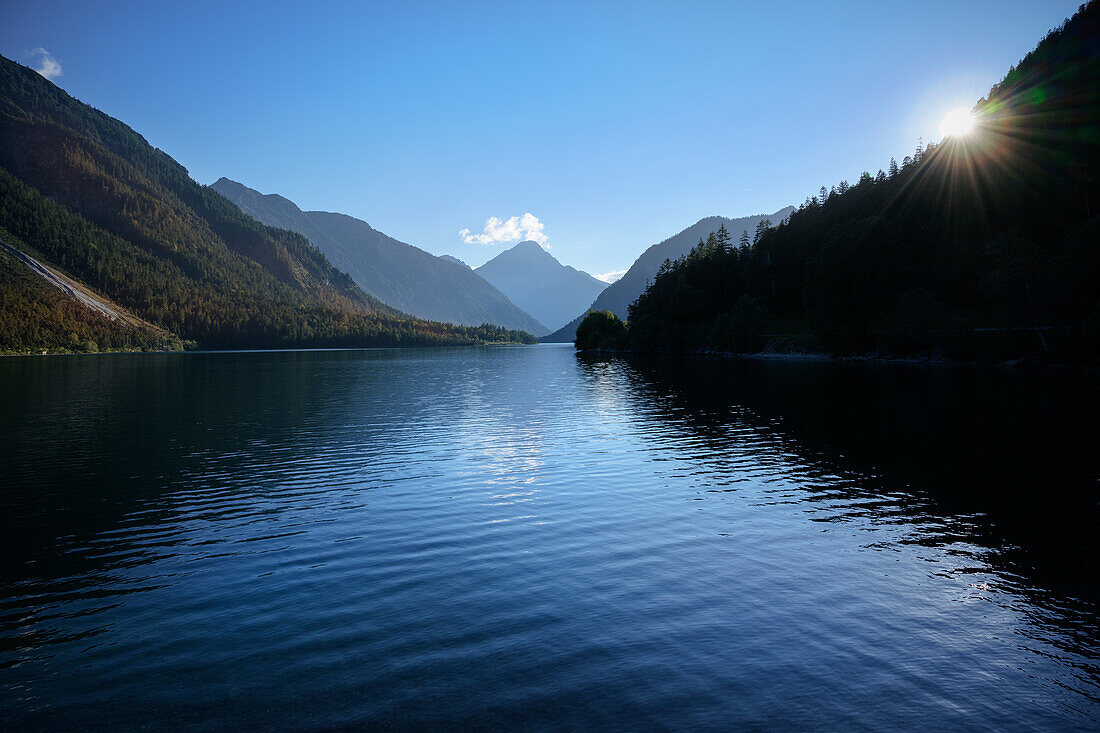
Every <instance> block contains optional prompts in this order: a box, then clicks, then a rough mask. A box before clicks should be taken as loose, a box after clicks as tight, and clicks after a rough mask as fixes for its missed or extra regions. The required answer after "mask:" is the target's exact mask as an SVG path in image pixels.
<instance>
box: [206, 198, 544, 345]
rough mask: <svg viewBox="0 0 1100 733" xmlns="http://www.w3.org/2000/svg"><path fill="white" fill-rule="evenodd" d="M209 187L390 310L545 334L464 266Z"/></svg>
mask: <svg viewBox="0 0 1100 733" xmlns="http://www.w3.org/2000/svg"><path fill="white" fill-rule="evenodd" d="M211 188H213V189H214V190H215V191H217V192H218V193H220V194H222V195H223V196H225V197H226V198H228V199H229V200H230V201H232V202H233V203H235V204H236V205H237V206H239V207H240V209H241V210H242V211H243V212H244V213H246V214H248V215H249V216H251V217H252V218H254V219H256V220H257V221H259V222H262V223H264V224H268V225H270V226H276V227H280V228H282V229H289V230H291V231H294V232H297V233H299V234H301V235H303V236H304V237H306V238H308V239H309V241H310V242H311V243H312V244H313V245H314V246H315V247H317V249H319V250H320V251H321V252H322V253H324V255H325V256H326V257H327V258H328V259H329V261H331V262H332V263H333V264H334V265H335V266H336V267H338V268H339V269H340V270H342V271H344V272H347V273H348V274H349V275H351V277H352V279H354V280H355V282H356V284H357V285H359V287H361V288H362V289H363V290H364V291H366V292H367V293H370V294H371V295H373V296H374V297H376V298H378V299H379V300H381V301H382V302H384V303H386V304H388V305H391V306H393V307H394V308H397V309H399V310H401V311H404V312H406V313H411V314H412V315H414V316H418V317H420V318H427V319H430V320H434V321H445V322H448V323H458V324H461V325H467V326H476V325H479V324H482V323H492V324H495V325H498V326H503V327H505V328H516V329H520V330H524V331H527V332H529V333H532V334H535V335H542V334H544V333H546V332H547V329H546V328H544V327H543V326H542V325H541V324H540V323H539V322H538V320H537V319H536V318H533V317H532V316H531V315H529V314H528V313H526V312H524V311H523V310H521V309H520V308H519V307H517V306H516V305H515V304H513V302H512V301H510V300H509V299H508V297H507V296H505V295H504V294H503V293H501V292H500V291H499V290H497V289H496V288H494V287H493V286H492V285H490V284H489V283H488V282H486V281H485V280H483V279H482V278H480V277H478V276H477V275H475V274H474V273H473V272H471V271H470V268H469V267H466V266H464V265H460V264H456V263H455V262H451V261H450V260H448V259H446V258H442V257H436V256H435V255H433V254H430V253H428V252H425V251H424V250H422V249H418V248H417V247H414V246H412V245H410V244H405V243H404V242H399V241H397V240H396V239H394V238H393V237H389V236H387V235H385V234H383V233H382V232H380V231H378V230H376V229H374V228H372V227H371V226H370V225H369V224H367V223H366V222H365V221H362V220H361V219H356V218H354V217H351V216H347V215H345V214H335V213H330V212H326V211H302V210H301V209H299V208H298V206H297V205H296V204H295V203H294V202H292V201H290V200H288V199H286V198H283V197H282V196H279V195H277V194H262V193H260V192H259V191H256V190H253V189H251V188H248V187H247V186H244V185H243V184H240V183H237V182H236V181H231V180H229V179H228V178H220V179H218V180H217V181H216V182H215V183H214V184H213V185H212V186H211Z"/></svg>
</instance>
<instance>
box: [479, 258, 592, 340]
mask: <svg viewBox="0 0 1100 733" xmlns="http://www.w3.org/2000/svg"><path fill="white" fill-rule="evenodd" d="M474 272H476V273H477V274H478V275H481V276H482V277H483V278H485V279H486V280H488V281H489V282H490V283H492V284H493V285H494V286H495V287H496V288H497V289H498V290H500V291H501V292H502V293H504V294H505V295H507V296H508V298H509V299H510V300H511V301H512V302H513V303H515V304H516V305H518V306H519V307H520V308H522V309H523V310H525V311H527V312H528V313H530V314H531V315H533V316H534V317H535V318H537V319H538V320H539V322H541V323H544V324H546V325H547V326H549V327H550V328H558V327H560V326H562V325H563V324H565V323H566V322H568V321H569V319H570V318H572V317H573V316H575V315H576V314H577V313H578V312H579V311H580V310H581V309H583V308H584V307H585V306H587V305H588V304H589V303H591V302H592V300H593V299H594V298H595V297H596V296H597V295H599V294H600V292H601V291H602V290H603V289H604V288H606V287H607V283H605V282H603V281H601V280H597V279H596V278H594V277H592V276H591V275H589V274H588V273H587V272H582V271H581V270H577V269H575V268H573V267H569V266H568V265H563V264H561V263H560V262H558V261H557V259H555V257H554V256H553V255H552V254H550V253H549V252H547V251H546V250H545V249H543V248H542V247H541V246H540V245H539V244H538V243H537V242H532V241H531V240H526V241H523V242H520V243H519V244H517V245H516V246H514V247H512V248H511V249H509V250H505V251H504V252H501V253H500V254H499V255H497V256H496V257H494V258H493V259H491V260H489V261H488V262H486V263H485V264H484V265H482V266H481V267H478V268H475V269H474Z"/></svg>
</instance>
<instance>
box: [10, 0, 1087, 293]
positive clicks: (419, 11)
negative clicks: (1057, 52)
mask: <svg viewBox="0 0 1100 733" xmlns="http://www.w3.org/2000/svg"><path fill="white" fill-rule="evenodd" d="M1078 4H1079V3H1078V0H1073V1H1072V2H1061V1H1054V0H1048V1H1046V2H1039V1H1036V0H1021V1H1016V0H1000V1H999V2H986V1H984V0H983V1H981V2H977V1H976V2H960V1H959V0H955V1H954V2H921V3H912V4H906V5H903V4H902V3H895V2H883V3H872V2H864V3H848V2H834V3H828V2H821V1H820V0H818V1H817V2H807V3H780V2H775V3H759V2H753V3H737V2H723V3H690V2H668V3H644V2H632V3H569V2H552V3H550V2H548V3H543V4H535V3H526V2H503V3H475V2H455V3H438V4H437V3H419V4H415V3H401V2H386V3H321V2H314V3H278V2H268V3H253V4H249V3H243V2H240V3H237V2H218V3H206V2H187V3H172V4H169V3H149V2H140V3H126V2H114V3H98V4H97V3H92V2H85V3H77V2H73V3H59V2H52V1H50V0H36V1H35V2H22V3H13V2H5V3H4V8H3V10H2V11H0V12H2V16H3V22H2V23H0V53H3V55H5V56H7V57H9V58H12V59H15V60H17V61H20V62H22V63H25V64H28V65H32V64H34V63H41V62H42V61H43V59H44V58H45V56H44V54H43V53H42V52H38V53H35V52H34V50H35V49H44V51H45V52H47V53H48V54H49V58H50V59H52V60H53V62H55V63H56V64H59V66H60V71H61V73H60V75H59V76H56V77H55V79H54V81H55V83H57V84H58V85H60V86H61V87H63V88H64V89H66V90H67V91H68V92H69V93H70V94H72V95H74V96H75V97H77V98H79V99H81V100H83V101H85V102H88V103H89V104H92V105H94V106H96V107H98V108H99V109H102V110H103V111H105V112H107V113H108V114H111V115H113V116H115V117H118V118H119V119H121V120H123V121H124V122H126V123H127V124H129V125H130V126H131V127H133V128H134V129H136V130H137V131H138V132H140V133H141V134H143V135H144V136H145V137H146V139H148V140H149V141H150V143H152V144H153V145H155V146H157V147H159V148H162V149H164V150H165V151H167V152H168V153H169V154H170V155H172V156H173V157H174V158H176V160H178V161H180V162H181V163H182V164H183V165H185V166H186V167H187V168H188V170H189V171H190V172H191V175H192V176H193V177H194V178H195V179H196V180H198V181H199V182H201V183H212V182H213V181H215V180H216V179H217V178H218V177H220V176H223V175H224V176H228V177H229V178H233V179H235V180H238V181H241V182H242V183H244V184H245V185H248V186H250V187H252V188H256V189H258V190H260V191H263V192H264V193H281V194H283V195H284V196H287V197H288V198H290V199H291V200H293V201H295V202H296V203H297V204H299V205H300V206H301V207H302V208H304V209H323V210H328V211H340V212H344V213H348V214H351V215H353V216H357V217H360V218H362V219H365V220H366V221H368V222H369V223H370V224H371V225H372V226H374V227H376V228H378V229H380V230H382V231H384V232H386V233H387V234H389V235H391V236H394V237H396V238H398V239H401V240H403V241H406V242H409V243H411V244H415V245H417V246H419V247H422V248H424V249H427V250H428V251H430V252H434V253H436V254H445V253H446V254H453V255H455V256H457V257H461V258H462V259H463V260H465V261H467V262H469V263H471V264H474V265H477V264H480V263H481V262H484V261H485V260H487V259H489V258H490V257H493V256H495V255H496V254H497V253H499V252H500V251H502V250H503V249H504V248H505V247H507V246H510V245H509V244H505V243H501V244H481V243H466V242H465V241H464V239H463V237H462V236H460V234H459V232H460V230H464V229H468V230H470V233H469V234H468V235H467V238H471V239H472V238H475V237H476V235H478V234H479V233H483V227H484V226H485V223H486V220H487V219H488V218H489V217H498V218H499V219H500V220H501V221H502V222H504V225H503V226H501V227H498V228H497V230H496V231H500V232H503V233H504V234H508V233H511V232H512V231H514V230H516V229H519V228H521V227H508V226H507V221H508V219H509V218H510V217H522V216H523V215H524V214H531V215H532V216H533V217H535V218H537V219H538V222H539V224H540V225H541V227H542V228H541V230H538V229H537V228H536V229H534V230H533V231H535V232H536V234H537V233H541V235H542V236H544V237H545V238H546V244H547V245H548V246H549V248H550V251H551V252H552V253H553V254H554V255H555V256H556V257H557V258H558V259H559V260H561V261H562V262H565V263H567V264H571V265H574V266H576V267H579V268H581V269H584V270H587V271H589V272H592V273H594V274H602V273H606V272H609V271H615V270H621V269H624V268H626V267H628V266H629V265H630V263H631V262H633V260H634V258H635V257H637V255H638V254H640V253H641V252H642V250H644V249H645V248H646V247H648V246H649V245H651V244H653V243H655V242H658V241H660V240H662V239H664V238H666V237H668V236H671V235H672V234H675V233H676V232H678V231H680V230H681V229H683V228H684V227H686V226H688V225H690V224H692V223H694V222H695V221H697V220H698V219H700V218H701V217H703V216H709V215H712V214H722V215H725V216H744V215H748V214H754V213H760V212H768V211H774V210H776V209H778V208H780V207H783V206H786V205H788V204H796V205H797V204H798V203H799V202H801V201H802V200H804V199H805V197H806V196H807V195H809V194H811V193H813V192H814V191H816V190H817V189H818V188H819V187H820V186H821V185H823V184H824V185H831V184H834V183H836V182H838V181H839V180H841V179H848V180H853V179H855V178H856V177H857V176H858V174H859V172H860V171H861V170H863V169H868V170H871V171H872V172H873V171H875V170H877V169H878V168H884V167H885V166H886V164H887V162H888V161H889V159H890V157H891V156H895V157H897V158H898V159H899V160H900V159H901V158H902V157H903V156H904V155H906V154H908V153H910V152H911V151H912V150H913V148H914V147H915V146H916V143H917V139H918V138H919V137H922V136H923V137H924V139H926V140H930V139H936V138H938V133H937V126H938V123H939V121H940V119H941V118H942V117H943V115H944V114H945V113H946V112H947V111H949V110H951V109H954V108H957V107H960V106H969V105H971V104H973V103H974V102H975V101H976V100H977V99H978V98H979V97H981V96H982V95H983V94H984V93H985V92H986V91H988V89H989V87H990V86H991V85H992V84H993V83H995V82H996V81H998V80H999V79H1000V78H1001V77H1002V76H1003V75H1004V73H1005V72H1006V71H1007V69H1008V67H1009V66H1010V65H1012V64H1014V63H1016V62H1017V61H1018V60H1019V59H1020V58H1021V57H1023V56H1024V55H1025V54H1026V53H1027V52H1028V51H1029V50H1031V48H1033V47H1034V46H1035V44H1036V43H1037V42H1038V41H1039V39H1040V38H1041V37H1042V36H1043V35H1044V34H1045V33H1046V31H1047V30H1049V29H1050V28H1051V27H1053V26H1055V25H1057V24H1058V23H1060V22H1061V21H1062V20H1063V19H1064V18H1066V17H1068V16H1069V15H1071V14H1072V13H1073V12H1074V11H1075V10H1076V7H1077V5H1078ZM528 221H530V220H528ZM517 223H522V222H517ZM480 238H481V239H487V238H490V239H491V238H492V237H486V236H482V237H480Z"/></svg>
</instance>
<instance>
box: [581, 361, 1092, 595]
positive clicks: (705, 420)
mask: <svg viewBox="0 0 1100 733" xmlns="http://www.w3.org/2000/svg"><path fill="white" fill-rule="evenodd" d="M578 359H579V361H580V364H581V366H582V368H583V369H585V370H587V371H589V372H593V371H598V370H599V369H602V368H607V367H608V366H609V365H613V366H617V367H618V368H621V369H622V370H624V373H625V378H626V379H627V380H629V381H630V383H631V384H632V385H633V388H634V391H635V393H636V394H637V395H638V398H639V399H640V400H641V401H643V402H646V403H648V404H649V405H650V406H651V407H652V409H654V410H656V411H657V413H658V415H663V418H664V419H666V420H676V421H679V422H681V423H682V424H684V425H686V426H687V427H688V428H689V429H690V430H691V431H693V432H694V433H695V434H697V435H698V436H699V437H700V438H701V439H702V440H704V441H706V442H707V444H708V445H709V446H711V447H712V448H713V449H715V450H720V449H721V448H722V447H723V445H727V446H728V445H729V442H730V440H731V436H730V430H729V425H730V422H731V416H732V415H733V414H734V413H737V419H738V420H745V419H747V420H750V421H754V422H756V423H758V424H759V426H760V427H761V428H763V429H767V430H768V431H769V432H771V433H772V434H774V435H776V436H778V437H779V438H780V439H781V440H782V441H784V443H785V447H786V449H788V450H790V451H793V452H795V453H797V454H798V455H799V457H800V460H801V461H802V462H804V463H806V464H810V465H814V466H816V467H818V468H819V469H820V471H822V472H825V473H831V474H838V475H843V476H846V477H848V478H849V479H850V480H849V481H848V482H846V484H845V485H846V486H848V487H850V489H849V490H850V491H852V492H853V493H854V494H857V495H862V496H864V497H866V498H868V499H871V500H872V501H871V503H869V504H866V505H865V506H868V507H872V510H873V508H874V507H875V506H876V505H875V504H874V502H873V500H874V498H875V497H879V496H882V495H883V494H891V495H894V496H895V498H894V499H892V500H891V501H889V502H886V503H884V504H881V505H878V506H879V509H880V510H881V511H882V512H888V513H897V512H901V513H903V514H909V515H927V514H933V515H935V517H936V518H937V519H938V520H942V521H945V522H946V524H945V525H941V526H944V527H946V530H945V531H946V532H947V533H948V534H949V535H951V536H945V535H944V533H943V532H942V531H941V532H940V533H939V534H938V535H936V534H931V535H929V534H922V535H919V536H917V538H915V539H914V541H915V542H921V543H944V544H946V543H948V542H951V541H955V540H962V541H966V542H972V543H975V544H977V545H979V546H982V547H985V548H988V549H989V550H990V551H991V552H990V553H989V555H988V556H987V557H986V558H985V559H986V560H987V561H989V562H991V563H992V564H993V565H994V567H996V568H997V569H998V570H1001V571H1004V572H1005V573H1008V574H1019V575H1021V576H1024V577H1026V578H1027V579H1028V581H1029V583H1028V584H1029V585H1030V584H1031V583H1035V584H1037V585H1039V586H1041V587H1045V588H1048V589H1049V590H1051V591H1053V592H1054V593H1056V594H1057V595H1058V596H1060V597H1073V598H1079V599H1081V600H1085V601H1087V602H1088V603H1089V604H1094V603H1095V602H1097V601H1098V600H1100V584H1098V583H1097V579H1096V576H1095V574H1094V570H1095V567H1096V560H1097V558H1100V533H1097V532H1096V527H1097V526H1100V524H1098V520H1100V511H1098V500H1100V490H1098V489H1100V483H1098V480H1100V452H1098V451H1097V450H1096V445H1095V440H1094V438H1095V436H1094V433H1093V422H1094V420H1095V415H1096V414H1097V408H1098V407H1100V385H1098V384H1097V381H1096V379H1095V377H1094V375H1092V374H1079V373H1054V372H1043V373H1020V372H1014V371H1009V370H998V369H989V368H970V367H961V366H951V367H946V366H936V367H926V366H909V365H896V364H874V363H867V364H864V363H856V364H852V363H831V362H799V361H778V360H776V361H771V360H769V361H763V360H727V359H709V358H692V359H676V358H661V357H651V358H633V357H632V358H620V357H614V358H612V359H608V358H606V357H594V356H590V355H578ZM813 483H814V482H812V481H807V487H806V488H807V491H808V492H812V491H814V486H813ZM896 492H902V493H903V494H904V495H906V496H907V497H910V498H911V500H903V501H899V500H897V499H896Z"/></svg>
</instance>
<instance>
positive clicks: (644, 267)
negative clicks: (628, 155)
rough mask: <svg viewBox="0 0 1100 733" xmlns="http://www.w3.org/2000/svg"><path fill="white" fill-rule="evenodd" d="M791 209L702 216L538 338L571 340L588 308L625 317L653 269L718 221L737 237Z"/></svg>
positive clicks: (677, 254) (682, 252)
mask: <svg viewBox="0 0 1100 733" xmlns="http://www.w3.org/2000/svg"><path fill="white" fill-rule="evenodd" d="M792 211H794V207H793V206H788V207H786V208H784V209H780V210H779V211H776V212H775V213H773V214H757V215H755V216H743V217H741V218H738V219H727V218H726V217H724V216H708V217H706V218H705V219H700V220H699V221H697V222H695V223H694V224H692V225H691V226H689V227H688V228H687V229H684V230H683V231H682V232H680V233H679V234H676V235H673V236H671V237H669V238H668V239H666V240H665V241H663V242H661V243H659V244H655V245H653V246H652V247H650V248H649V249H647V250H646V251H645V252H643V253H642V254H641V256H639V257H638V259H636V260H635V261H634V264H633V265H631V266H630V269H629V270H627V271H626V274H625V275H623V276H622V277H621V278H619V279H618V280H617V281H615V282H614V283H612V284H611V285H608V286H607V288H606V289H604V291H603V292H602V293H600V295H599V297H597V298H596V300H595V302H593V303H592V304H591V305H590V306H589V307H588V308H586V309H585V310H584V311H581V312H579V313H574V316H576V317H575V318H574V319H573V320H572V321H570V322H569V323H567V324H566V325H565V326H563V327H562V328H560V329H558V330H557V331H555V332H554V333H552V334H550V335H549V336H544V337H543V338H542V339H540V340H541V341H544V342H547V343H568V342H572V341H573V339H574V338H575V337H576V334H577V326H579V325H580V323H581V321H582V320H584V315H585V313H587V312H588V311H590V310H596V311H603V310H609V311H611V312H612V313H614V314H615V315H617V316H618V317H619V318H626V309H627V308H628V307H629V306H630V304H631V303H633V302H634V301H635V300H636V299H637V298H638V296H639V295H641V294H642V291H644V290H645V288H646V285H648V284H649V283H650V282H652V281H653V279H654V278H655V277H656V276H657V270H659V269H660V267H661V265H662V264H664V261H665V260H675V259H676V258H678V257H681V256H683V255H685V254H687V252H688V251H689V250H690V249H691V248H692V247H694V246H695V245H696V244H697V243H698V242H699V240H700V239H706V238H707V236H708V235H709V234H711V233H712V232H715V231H717V230H718V227H720V226H722V225H725V227H726V229H727V230H729V232H730V233H731V234H732V235H733V236H734V237H739V236H740V235H741V233H742V232H746V231H747V232H748V233H749V235H750V236H751V235H752V233H753V232H754V231H755V230H756V226H757V225H758V224H759V223H760V222H761V221H764V220H765V219H767V220H770V221H771V222H772V223H777V222H779V221H780V220H781V219H782V218H783V217H785V216H787V215H788V214H790V213H791V212H792Z"/></svg>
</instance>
